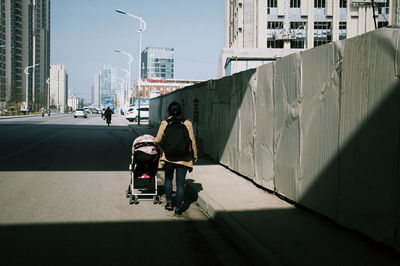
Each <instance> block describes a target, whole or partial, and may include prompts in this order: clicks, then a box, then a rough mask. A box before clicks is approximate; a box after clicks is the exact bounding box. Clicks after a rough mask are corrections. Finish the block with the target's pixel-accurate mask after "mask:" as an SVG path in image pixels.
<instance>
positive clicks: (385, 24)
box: [378, 21, 389, 28]
mask: <svg viewBox="0 0 400 266" xmlns="http://www.w3.org/2000/svg"><path fill="white" fill-rule="evenodd" d="M387 25H389V23H388V22H387V21H378V28H384V27H386V26H387Z"/></svg>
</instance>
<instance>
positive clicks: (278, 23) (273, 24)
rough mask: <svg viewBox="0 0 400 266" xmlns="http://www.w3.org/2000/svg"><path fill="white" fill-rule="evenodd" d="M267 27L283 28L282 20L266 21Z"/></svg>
mask: <svg viewBox="0 0 400 266" xmlns="http://www.w3.org/2000/svg"><path fill="white" fill-rule="evenodd" d="M267 29H283V21H268V23H267Z"/></svg>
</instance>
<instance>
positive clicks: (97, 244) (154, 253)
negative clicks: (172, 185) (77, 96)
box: [0, 115, 246, 265]
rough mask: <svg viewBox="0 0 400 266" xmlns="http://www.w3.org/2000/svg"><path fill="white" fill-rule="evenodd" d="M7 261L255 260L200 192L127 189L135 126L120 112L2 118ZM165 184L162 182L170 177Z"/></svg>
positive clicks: (1, 240)
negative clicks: (209, 211)
mask: <svg viewBox="0 0 400 266" xmlns="http://www.w3.org/2000/svg"><path fill="white" fill-rule="evenodd" d="M0 132H1V136H2V137H1V139H0V147H1V149H0V245H1V246H0V247H1V249H0V250H1V254H2V256H1V261H2V264H3V263H5V264H3V265H22V264H29V265H127V264H129V265H132V264H136V265H145V264H146V265H245V264H246V263H245V262H244V261H243V260H242V258H241V257H240V256H239V255H237V253H236V249H235V248H234V247H233V246H232V245H231V244H230V243H229V242H228V241H227V240H226V239H225V238H224V237H223V236H221V235H220V234H219V233H218V231H217V230H216V228H215V227H214V225H213V224H212V223H211V222H210V221H209V220H208V219H207V217H206V216H205V215H204V214H203V212H201V210H200V209H199V208H198V206H197V204H195V202H194V200H191V199H189V198H186V202H187V204H188V205H189V206H190V207H189V209H188V210H187V211H186V213H185V215H183V216H181V217H175V216H173V215H172V213H170V212H167V211H165V210H164V205H153V204H152V202H151V201H141V202H140V203H139V204H138V205H136V206H130V205H129V204H128V200H127V199H126V198H125V189H126V186H127V184H128V179H129V172H128V171H127V167H128V164H129V161H130V148H131V143H132V141H133V139H134V138H135V137H136V135H135V132H134V131H132V130H131V129H130V128H129V127H128V126H127V122H126V121H125V120H124V119H123V118H122V117H119V116H114V118H113V121H112V125H111V126H110V127H107V126H106V125H105V122H104V121H103V120H102V119H101V118H100V116H99V115H90V116H89V118H88V119H83V118H82V119H74V118H73V116H72V115H58V116H51V117H44V118H42V117H32V118H23V119H7V120H1V121H0ZM160 185H161V186H160V190H161V191H162V183H160Z"/></svg>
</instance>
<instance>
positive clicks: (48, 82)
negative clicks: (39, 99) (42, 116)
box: [46, 78, 50, 110]
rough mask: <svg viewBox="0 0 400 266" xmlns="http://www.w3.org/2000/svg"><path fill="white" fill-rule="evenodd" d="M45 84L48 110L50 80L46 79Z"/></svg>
mask: <svg viewBox="0 0 400 266" xmlns="http://www.w3.org/2000/svg"><path fill="white" fill-rule="evenodd" d="M46 83H47V110H49V109H50V78H47V79H46Z"/></svg>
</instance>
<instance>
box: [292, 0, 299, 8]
mask: <svg viewBox="0 0 400 266" xmlns="http://www.w3.org/2000/svg"><path fill="white" fill-rule="evenodd" d="M290 7H291V8H300V0H290Z"/></svg>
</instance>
